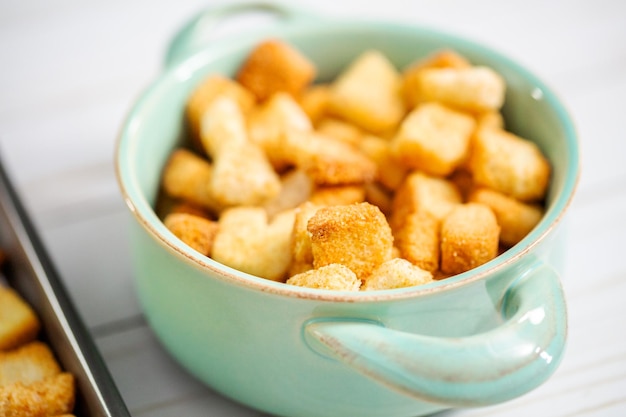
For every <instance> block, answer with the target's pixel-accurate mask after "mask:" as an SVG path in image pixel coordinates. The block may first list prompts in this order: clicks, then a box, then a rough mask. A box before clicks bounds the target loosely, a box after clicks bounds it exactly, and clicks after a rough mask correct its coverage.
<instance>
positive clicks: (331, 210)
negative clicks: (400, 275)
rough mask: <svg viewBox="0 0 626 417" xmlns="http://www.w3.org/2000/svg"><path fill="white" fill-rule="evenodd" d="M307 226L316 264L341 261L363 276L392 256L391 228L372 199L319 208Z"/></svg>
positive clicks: (318, 265)
mask: <svg viewBox="0 0 626 417" xmlns="http://www.w3.org/2000/svg"><path fill="white" fill-rule="evenodd" d="M307 230H308V231H309V233H310V234H311V249H312V252H313V266H314V267H315V268H320V267H322V266H325V265H329V264H334V263H338V264H342V265H345V266H347V267H348V268H350V269H351V270H352V271H354V273H355V274H356V276H357V277H358V278H359V279H364V278H365V277H367V276H369V275H370V274H371V273H372V271H373V270H374V269H375V268H376V267H378V266H379V265H380V264H382V263H383V262H385V261H388V260H389V259H391V254H392V247H393V236H392V235H391V229H390V228H389V225H388V224H387V220H386V219H385V216H384V215H383V213H382V212H381V211H380V209H379V208H378V207H376V206H373V205H371V204H369V203H359V204H352V205H345V206H331V207H323V208H320V209H319V210H317V212H316V213H315V215H313V217H311V219H310V220H309V222H308V225H307Z"/></svg>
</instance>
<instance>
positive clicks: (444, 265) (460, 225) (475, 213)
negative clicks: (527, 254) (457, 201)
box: [441, 203, 500, 274]
mask: <svg viewBox="0 0 626 417" xmlns="http://www.w3.org/2000/svg"><path fill="white" fill-rule="evenodd" d="M499 237H500V226H498V222H497V220H496V216H495V215H494V214H493V212H492V211H491V209H490V208H489V207H487V206H485V205H483V204H478V203H466V204H462V205H459V206H456V207H455V208H454V209H453V210H452V211H451V212H450V214H448V215H447V216H446V217H445V218H444V219H443V221H442V224H441V270H442V272H444V273H447V274H460V273H462V272H465V271H468V270H470V269H472V268H476V267H477V266H480V265H482V264H484V263H486V262H488V261H490V260H491V259H493V258H495V257H496V256H497V255H498V240H499Z"/></svg>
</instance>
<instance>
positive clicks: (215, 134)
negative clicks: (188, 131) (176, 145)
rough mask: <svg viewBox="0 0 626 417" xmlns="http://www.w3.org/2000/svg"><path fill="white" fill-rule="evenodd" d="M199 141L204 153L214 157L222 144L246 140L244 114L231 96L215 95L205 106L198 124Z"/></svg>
mask: <svg viewBox="0 0 626 417" xmlns="http://www.w3.org/2000/svg"><path fill="white" fill-rule="evenodd" d="M200 141H201V143H202V147H203V149H204V151H205V152H206V154H207V155H209V156H210V157H212V158H214V159H215V158H217V157H218V155H219V153H220V149H221V147H222V146H223V145H224V144H226V143H229V144H233V143H238V144H240V145H243V144H245V143H247V142H248V136H247V132H246V121H245V119H244V115H243V113H242V112H241V109H240V108H239V106H238V105H237V102H236V101H235V100H234V99H233V98H232V97H229V96H219V97H216V98H215V100H213V102H212V103H211V104H210V105H209V106H208V107H207V109H206V111H205V112H204V115H203V116H202V120H201V124H200Z"/></svg>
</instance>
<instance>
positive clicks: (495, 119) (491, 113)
mask: <svg viewBox="0 0 626 417" xmlns="http://www.w3.org/2000/svg"><path fill="white" fill-rule="evenodd" d="M475 118H476V129H484V128H490V127H493V128H496V129H504V117H503V116H502V113H500V112H499V111H497V110H488V111H486V112H483V113H478V114H476V115H475Z"/></svg>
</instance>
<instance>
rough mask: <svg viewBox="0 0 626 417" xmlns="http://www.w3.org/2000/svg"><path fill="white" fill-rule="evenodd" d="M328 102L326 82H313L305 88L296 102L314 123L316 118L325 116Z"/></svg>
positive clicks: (328, 93)
mask: <svg viewBox="0 0 626 417" xmlns="http://www.w3.org/2000/svg"><path fill="white" fill-rule="evenodd" d="M329 102H330V86H329V85H328V84H315V85H312V86H309V87H308V88H306V89H305V90H304V91H303V92H302V94H301V95H300V97H299V98H298V103H299V104H300V107H302V110H304V112H305V113H306V114H307V116H309V119H310V120H311V123H313V124H315V123H317V121H318V120H320V119H322V118H323V117H324V116H326V114H327V112H328V103H329Z"/></svg>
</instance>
